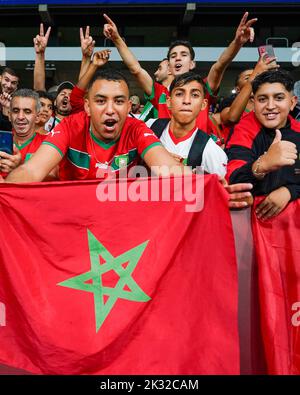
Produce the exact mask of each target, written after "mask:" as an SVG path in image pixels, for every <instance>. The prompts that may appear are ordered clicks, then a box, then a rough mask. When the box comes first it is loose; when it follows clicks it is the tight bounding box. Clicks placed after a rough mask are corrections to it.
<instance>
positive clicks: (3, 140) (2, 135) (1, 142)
mask: <svg viewBox="0 0 300 395" xmlns="http://www.w3.org/2000/svg"><path fill="white" fill-rule="evenodd" d="M0 151H3V152H6V153H7V154H9V155H12V154H13V134H12V132H9V131H6V130H0Z"/></svg>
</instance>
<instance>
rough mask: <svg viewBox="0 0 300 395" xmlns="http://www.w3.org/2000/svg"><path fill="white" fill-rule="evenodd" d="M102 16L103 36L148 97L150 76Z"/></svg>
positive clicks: (115, 29)
mask: <svg viewBox="0 0 300 395" xmlns="http://www.w3.org/2000/svg"><path fill="white" fill-rule="evenodd" d="M103 16H104V18H105V20H106V22H107V23H106V24H105V25H104V28H103V34H104V36H105V37H106V38H108V39H109V40H111V41H112V42H113V43H114V44H115V46H116V48H117V50H118V52H119V54H120V56H121V58H122V59H123V62H124V63H125V65H126V66H127V67H128V69H129V71H130V73H131V74H133V75H134V77H135V78H136V80H137V82H138V84H139V86H140V87H141V88H142V89H143V91H144V92H145V93H146V95H148V96H150V95H151V92H152V86H153V80H152V78H151V76H150V74H149V73H148V72H147V71H146V70H145V69H143V68H142V67H141V65H140V63H139V62H138V60H137V59H136V58H135V56H134V55H133V53H132V52H131V51H130V49H129V48H128V47H127V45H126V44H125V42H124V40H123V39H122V37H121V36H120V34H119V32H118V29H117V26H116V25H115V23H114V22H113V21H112V20H111V19H110V18H109V17H108V16H107V15H106V14H103Z"/></svg>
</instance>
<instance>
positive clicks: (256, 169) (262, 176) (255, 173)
mask: <svg viewBox="0 0 300 395" xmlns="http://www.w3.org/2000/svg"><path fill="white" fill-rule="evenodd" d="M262 156H263V155H261V156H259V158H258V159H257V161H256V167H255V169H253V170H252V172H253V174H254V175H255V177H257V178H260V179H262V178H264V176H265V175H266V174H267V173H262V172H260V171H259V165H260V161H261V158H262Z"/></svg>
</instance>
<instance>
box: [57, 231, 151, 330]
mask: <svg viewBox="0 0 300 395" xmlns="http://www.w3.org/2000/svg"><path fill="white" fill-rule="evenodd" d="M88 241H89V250H90V260H91V270H90V271H88V272H86V273H83V274H79V275H78V276H75V277H72V278H69V279H68V280H65V281H62V282H60V283H58V284H57V285H61V286H63V287H68V288H73V289H77V290H81V291H87V292H92V293H93V294H94V306H95V317H96V332H98V330H99V329H100V327H101V325H102V324H103V322H104V321H105V319H106V317H107V316H108V314H109V313H110V311H111V310H112V308H113V307H114V305H115V303H116V302H117V300H118V299H119V298H122V299H127V300H131V301H135V302H147V301H149V300H151V298H150V297H149V296H148V295H147V294H145V292H143V291H142V289H141V288H140V287H139V286H138V285H137V283H136V282H135V281H134V279H133V278H132V272H133V271H134V269H135V267H136V265H137V263H138V261H139V259H140V257H141V256H142V254H143V252H144V250H145V248H146V246H147V244H148V241H145V242H144V243H142V244H140V245H138V246H137V247H135V248H132V249H131V250H129V251H126V252H124V253H123V254H121V255H119V256H117V257H114V256H112V255H111V254H110V253H109V252H108V250H107V249H106V248H105V247H104V246H103V244H101V243H100V241H99V240H97V239H96V237H95V236H94V235H93V234H92V232H91V231H89V230H88ZM99 258H101V260H102V262H103V263H102V264H100V262H99ZM127 263H128V264H127ZM125 264H127V266H126V267H124V266H125ZM110 270H113V271H114V272H115V273H117V274H118V276H119V277H120V278H119V280H118V282H117V284H116V286H115V287H114V288H111V287H105V286H103V282H102V275H103V274H104V273H107V272H109V271H110ZM90 280H92V281H91V283H87V281H90ZM125 287H126V289H124V288H125ZM104 295H106V296H107V297H108V298H107V300H106V302H105V299H104Z"/></svg>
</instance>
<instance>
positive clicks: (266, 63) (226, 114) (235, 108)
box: [220, 54, 279, 125]
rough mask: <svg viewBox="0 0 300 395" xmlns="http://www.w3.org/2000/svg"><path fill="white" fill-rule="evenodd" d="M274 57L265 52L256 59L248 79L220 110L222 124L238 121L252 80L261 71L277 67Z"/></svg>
mask: <svg viewBox="0 0 300 395" xmlns="http://www.w3.org/2000/svg"><path fill="white" fill-rule="evenodd" d="M275 59H276V58H269V57H267V54H264V55H263V57H261V58H260V59H259V60H258V62H257V64H256V66H255V68H254V70H253V72H252V74H251V75H250V77H249V79H248V81H247V82H246V83H245V85H244V86H243V88H242V89H241V91H240V93H239V94H238V95H237V96H236V98H235V99H234V101H233V102H232V104H231V106H230V107H226V108H224V110H223V111H222V112H221V115H220V116H221V121H222V123H223V124H224V125H232V124H235V123H237V122H239V120H240V118H241V115H242V113H243V111H244V110H245V108H246V106H247V103H248V101H249V99H250V96H251V93H252V85H251V83H252V81H253V80H254V78H255V77H256V76H257V75H259V74H261V73H263V72H264V71H267V70H272V69H278V67H279V65H277V64H276V63H274V60H275Z"/></svg>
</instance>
